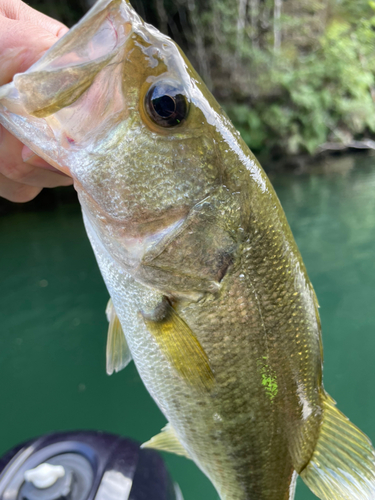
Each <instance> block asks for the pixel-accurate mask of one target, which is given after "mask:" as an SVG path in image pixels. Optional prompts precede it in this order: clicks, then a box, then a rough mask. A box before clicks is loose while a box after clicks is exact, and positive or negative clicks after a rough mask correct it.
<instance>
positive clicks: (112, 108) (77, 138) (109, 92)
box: [0, 0, 144, 178]
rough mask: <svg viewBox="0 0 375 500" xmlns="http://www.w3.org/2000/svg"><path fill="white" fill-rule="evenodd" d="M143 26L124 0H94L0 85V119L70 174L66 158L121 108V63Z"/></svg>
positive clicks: (100, 133)
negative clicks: (32, 60)
mask: <svg viewBox="0 0 375 500" xmlns="http://www.w3.org/2000/svg"><path fill="white" fill-rule="evenodd" d="M143 27H144V23H143V21H142V19H141V18H140V17H139V16H138V14H137V13H136V12H135V10H134V9H133V8H132V6H131V5H130V3H129V2H128V0H99V1H98V2H97V3H96V4H95V5H94V6H93V7H92V8H91V9H90V10H89V12H88V13H87V14H86V15H85V16H84V17H83V18H82V20H81V21H80V22H79V23H78V24H77V25H75V26H74V27H73V28H72V29H71V30H69V31H68V32H67V33H66V34H65V35H64V36H63V37H61V38H60V39H59V40H58V41H57V42H56V43H55V44H54V45H53V46H52V47H51V48H50V49H49V50H48V51H47V52H45V53H44V55H43V56H42V57H41V59H39V60H38V61H37V62H36V63H35V64H33V65H32V66H31V67H30V68H29V69H28V70H27V71H26V72H24V73H19V74H16V75H15V76H14V78H13V81H12V82H11V83H9V84H6V85H4V86H2V87H1V88H0V123H1V124H2V125H4V126H5V128H7V129H8V130H9V131H10V132H11V133H12V134H13V135H15V136H17V137H18V138H19V139H20V140H21V142H22V143H23V144H25V145H26V146H28V147H29V148H30V149H31V150H32V151H33V152H34V153H35V154H36V155H38V156H39V157H41V158H43V159H44V160H45V161H47V163H49V164H50V165H51V166H52V167H54V168H55V169H57V170H59V171H60V172H62V173H63V174H65V175H68V176H69V177H72V178H74V166H73V165H72V163H74V161H72V157H73V156H75V155H77V153H79V152H80V151H82V150H83V149H87V145H88V143H91V144H93V143H94V142H95V141H96V140H100V138H101V137H103V133H104V130H103V124H105V125H106V126H108V124H109V122H110V124H111V125H110V126H114V125H116V124H117V123H118V122H120V121H121V120H123V119H124V116H125V115H126V107H127V106H126V103H125V102H124V99H123V96H122V92H121V80H122V79H121V71H122V69H121V67H122V64H121V63H123V62H124V59H125V58H126V51H127V42H128V40H129V38H130V37H131V36H132V33H133V32H134V30H138V28H140V31H142V30H143ZM138 31H139V30H138ZM103 82H104V84H103ZM93 106H94V109H95V112H94V113H92V107H93ZM124 110H125V111H124ZM112 117H115V119H114V120H113V121H111V118H112ZM107 128H108V127H107ZM88 136H90V140H88V139H87V137H88Z"/></svg>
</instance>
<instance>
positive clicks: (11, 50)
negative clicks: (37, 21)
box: [0, 16, 57, 85]
mask: <svg viewBox="0 0 375 500" xmlns="http://www.w3.org/2000/svg"><path fill="white" fill-rule="evenodd" d="M56 41H57V37H56V36H54V35H52V34H51V33H50V32H49V31H47V30H45V29H43V28H40V27H38V26H35V25H32V24H30V23H27V22H26V21H14V20H12V19H7V18H5V17H2V16H0V47H4V48H3V49H2V50H1V52H0V67H1V71H0V85H4V84H5V83H9V82H10V81H12V78H13V76H14V75H15V74H16V73H22V72H23V71H26V70H27V69H28V68H29V67H30V66H31V65H32V64H34V62H36V61H37V60H38V59H40V57H41V56H42V55H43V54H44V52H45V51H46V50H48V49H49V48H50V47H51V46H52V45H53V44H54V43H55V42H56Z"/></svg>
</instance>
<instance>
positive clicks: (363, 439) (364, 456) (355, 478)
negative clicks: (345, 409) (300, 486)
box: [300, 396, 375, 500]
mask: <svg viewBox="0 0 375 500" xmlns="http://www.w3.org/2000/svg"><path fill="white" fill-rule="evenodd" d="M323 409H324V414H323V422H322V425H321V429H320V434H319V438H318V442H317V446H316V448H315V450H314V453H313V456H312V458H311V460H310V462H309V463H308V465H307V466H306V467H305V469H304V470H303V471H302V472H301V473H300V476H301V478H302V479H303V481H304V482H305V483H306V485H307V486H308V487H309V488H310V489H311V491H312V492H313V493H315V495H316V496H317V497H318V498H320V499H321V500H332V499H335V498H337V499H338V498H340V499H341V500H373V499H374V498H375V451H374V449H373V447H372V445H371V442H370V440H369V438H368V437H367V436H366V435H365V434H363V433H362V432H361V431H360V430H359V429H358V428H357V427H356V426H355V425H353V424H352V423H351V422H349V420H348V419H347V418H346V417H345V415H343V414H342V413H341V412H340V411H339V410H338V409H337V408H336V407H335V403H334V401H333V400H332V398H330V397H329V396H327V398H326V399H325V401H324V402H323Z"/></svg>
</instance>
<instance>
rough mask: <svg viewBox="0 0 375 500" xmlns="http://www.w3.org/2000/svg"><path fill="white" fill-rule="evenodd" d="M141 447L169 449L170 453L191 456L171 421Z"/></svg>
mask: <svg viewBox="0 0 375 500" xmlns="http://www.w3.org/2000/svg"><path fill="white" fill-rule="evenodd" d="M141 448H153V449H155V450H162V451H169V452H170V453H175V454H176V455H182V456H183V457H186V458H190V456H189V453H188V452H187V451H186V449H185V448H184V446H183V445H182V444H181V442H180V440H179V439H178V436H177V434H176V432H175V430H174V429H173V427H172V426H171V424H170V423H168V424H167V425H166V426H165V427H164V428H163V429H162V431H161V432H160V434H156V436H154V437H153V438H151V439H150V440H149V441H147V442H146V443H143V444H142V445H141Z"/></svg>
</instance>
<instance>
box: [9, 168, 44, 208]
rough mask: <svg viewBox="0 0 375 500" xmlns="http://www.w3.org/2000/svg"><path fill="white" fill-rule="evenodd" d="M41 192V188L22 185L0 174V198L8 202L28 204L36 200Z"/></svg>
mask: <svg viewBox="0 0 375 500" xmlns="http://www.w3.org/2000/svg"><path fill="white" fill-rule="evenodd" d="M41 190H42V188H41V187H36V186H27V185H26V184H20V183H19V182H15V181H12V180H11V179H8V178H7V177H5V176H4V175H2V174H0V196H1V197H2V198H5V199H6V200H9V201H13V202H14V203H26V202H27V201H30V200H32V199H34V198H35V196H37V195H38V194H39V193H40V192H41Z"/></svg>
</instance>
